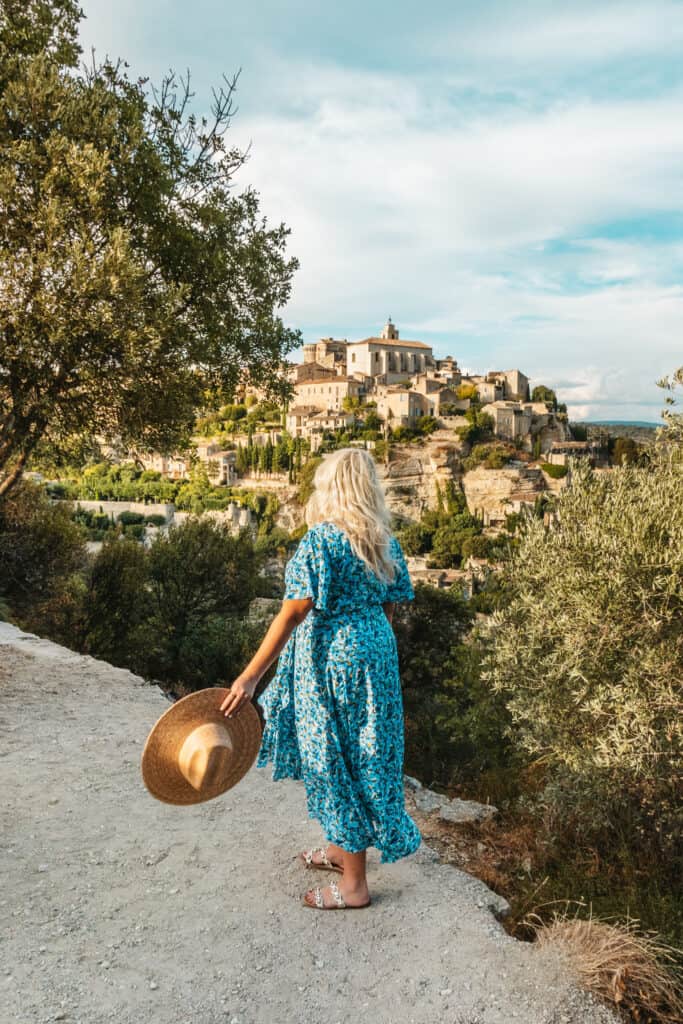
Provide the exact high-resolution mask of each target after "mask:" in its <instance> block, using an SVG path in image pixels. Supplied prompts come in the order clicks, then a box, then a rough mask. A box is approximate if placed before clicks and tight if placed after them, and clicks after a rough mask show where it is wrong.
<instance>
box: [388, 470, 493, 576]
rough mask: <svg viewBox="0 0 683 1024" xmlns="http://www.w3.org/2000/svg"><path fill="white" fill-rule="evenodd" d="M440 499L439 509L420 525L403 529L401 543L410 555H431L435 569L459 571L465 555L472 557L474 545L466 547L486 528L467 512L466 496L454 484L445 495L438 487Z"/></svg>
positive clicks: (425, 515)
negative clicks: (458, 568)
mask: <svg viewBox="0 0 683 1024" xmlns="http://www.w3.org/2000/svg"><path fill="white" fill-rule="evenodd" d="M436 496H437V508H436V509H426V510H425V511H424V512H423V513H422V516H421V518H420V522H419V523H410V524H408V525H406V526H402V527H400V528H399V530H398V534H397V535H398V539H399V541H400V543H401V546H402V547H403V549H404V550H405V552H406V554H408V555H428V562H427V564H428V565H429V566H430V567H431V568H439V569H448V568H457V567H458V566H459V565H460V564H461V561H462V559H463V557H466V554H465V551H467V552H468V553H470V554H471V553H472V550H473V549H472V547H471V545H470V547H465V545H466V544H467V542H471V541H472V539H473V538H475V537H478V536H480V535H482V530H483V525H482V523H481V520H479V519H477V518H476V516H473V515H470V513H469V512H468V511H467V501H466V499H465V495H464V493H463V492H462V491H461V490H460V489H459V488H457V487H456V486H455V483H454V482H453V480H448V481H447V482H446V485H445V488H444V490H443V491H442V490H441V488H440V487H439V485H438V484H437V487H436ZM483 539H484V538H483V536H482V540H483ZM479 549H481V545H480V548H479ZM487 550H489V549H488V548H487Z"/></svg>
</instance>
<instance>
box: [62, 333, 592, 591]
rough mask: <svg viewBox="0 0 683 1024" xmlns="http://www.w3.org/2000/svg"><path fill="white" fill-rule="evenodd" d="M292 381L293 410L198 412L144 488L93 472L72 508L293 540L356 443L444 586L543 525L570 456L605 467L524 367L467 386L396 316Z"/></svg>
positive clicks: (144, 467) (308, 350)
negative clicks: (534, 519)
mask: <svg viewBox="0 0 683 1024" xmlns="http://www.w3.org/2000/svg"><path fill="white" fill-rule="evenodd" d="M284 372H285V374H286V377H287V380H288V382H289V384H290V385H291V397H290V400H289V402H288V403H287V404H286V405H282V404H281V403H278V402H275V401H273V400H272V398H271V397H269V396H268V395H267V394H265V393H263V392H259V391H257V390H255V389H253V388H249V387H245V389H244V390H243V392H242V393H241V394H239V395H238V396H236V401H235V402H234V404H232V405H229V406H225V407H224V408H223V409H222V410H220V411H219V412H217V413H214V414H207V415H204V416H201V415H200V417H199V418H198V420H197V424H196V427H197V433H196V436H195V438H194V447H193V450H192V451H190V452H183V453H177V454H175V455H172V456H166V455H162V454H158V453H145V452H142V453H135V465H136V466H137V473H138V474H140V475H139V477H138V478H137V479H135V481H133V480H131V481H128V483H125V482H124V483H116V484H115V485H114V486H113V487H112V485H111V481H110V480H109V481H108V480H104V478H103V477H102V475H101V473H100V469H101V468H102V467H100V468H98V467H93V469H92V470H86V472H85V474H84V476H83V479H82V481H81V483H80V485H79V487H78V490H77V491H75V492H73V491H72V492H71V496H72V497H74V498H76V500H77V501H78V502H79V505H80V506H81V508H82V510H83V512H84V514H87V515H90V516H95V517H97V516H100V517H102V516H104V517H105V518H106V517H107V516H108V517H109V518H110V519H111V520H112V522H115V521H118V520H119V519H120V516H121V509H122V508H124V509H125V511H124V516H127V517H128V518H129V519H130V524H129V525H128V526H127V529H128V530H130V531H133V530H138V531H139V532H140V531H143V530H146V531H149V530H153V529H154V528H162V529H163V528H164V527H165V526H167V525H169V524H170V523H172V522H175V523H177V522H180V521H182V519H183V518H185V517H186V516H187V515H188V514H190V513H191V512H193V511H202V512H206V513H207V514H209V515H212V516H215V517H217V518H219V519H221V520H223V521H225V522H227V523H228V525H229V526H230V527H231V529H233V530H234V531H235V532H237V531H239V530H240V529H244V528H245V527H247V528H250V529H252V530H253V531H254V532H258V533H259V535H261V536H263V535H264V533H268V531H272V530H273V529H274V530H275V531H276V534H277V531H280V533H281V534H282V535H285V536H290V537H292V536H296V535H297V533H298V531H300V530H301V529H302V528H303V505H304V503H305V497H306V489H307V488H310V477H311V471H312V470H313V468H314V467H315V465H316V464H317V461H318V460H319V458H321V457H323V456H324V454H325V453H326V452H328V451H331V450H333V449H334V448H337V447H343V446H346V445H359V446H362V447H364V448H366V449H368V450H370V451H371V452H372V453H373V455H374V457H375V460H376V463H377V466H378V470H379V473H380V476H381V478H382V481H383V485H384V488H385V491H386V494H387V499H388V503H389V507H390V509H391V511H392V514H393V515H394V520H395V525H396V529H397V530H398V531H399V532H400V533H401V536H402V539H404V540H405V544H406V550H407V553H408V555H409V556H410V562H409V564H410V567H411V572H412V573H413V576H414V578H416V579H419V578H422V579H424V580H426V581H429V582H431V583H435V584H436V585H439V586H446V585H449V584H450V583H453V582H455V580H456V579H462V578H463V573H464V574H465V575H468V579H469V580H470V583H471V582H472V579H473V576H474V575H477V574H479V575H481V574H482V573H485V570H486V569H487V567H488V566H490V565H491V563H492V562H495V560H496V547H495V539H496V538H497V537H498V536H499V535H500V534H501V533H505V531H507V532H508V533H509V532H510V531H512V532H514V528H515V522H516V517H518V516H519V515H520V514H521V513H522V511H523V510H524V509H527V510H530V511H532V512H533V513H534V514H536V515H544V514H545V512H546V509H547V507H548V503H549V502H551V501H552V495H553V493H554V492H556V491H558V490H559V489H560V488H561V487H563V486H564V485H565V484H566V481H567V474H568V472H569V471H570V465H571V463H570V460H571V457H572V456H584V457H588V458H589V459H590V461H591V462H592V464H593V465H597V466H604V465H605V464H606V461H607V459H606V451H605V448H604V445H601V444H600V443H598V442H596V441H595V440H594V439H593V440H587V439H586V437H585V436H584V437H583V438H582V437H580V436H579V437H576V436H573V433H572V429H571V427H570V424H569V422H568V417H567V411H566V407H565V406H564V405H562V404H561V403H559V402H558V401H557V396H556V395H555V393H554V392H553V391H552V390H551V389H550V388H548V387H546V386H544V385H542V384H539V385H536V386H535V387H534V388H531V387H530V381H529V378H528V377H527V376H526V375H525V374H524V373H523V372H522V371H521V370H519V369H495V370H489V371H487V372H486V373H483V374H472V373H467V372H465V371H463V370H462V369H461V368H460V366H459V365H458V362H457V360H456V359H455V358H454V357H453V356H446V357H445V358H442V359H441V358H437V357H435V355H434V352H433V350H432V347H431V346H430V345H428V344H426V343H425V342H423V341H418V340H407V339H404V338H402V337H401V336H400V332H399V329H398V327H397V326H396V325H395V324H394V323H393V322H392V321H391V319H389V320H388V321H387V323H386V324H385V325H384V327H383V328H382V329H381V331H380V332H379V334H378V335H377V336H371V337H367V338H364V339H362V340H359V341H349V340H347V339H335V338H322V339H320V340H319V341H317V342H315V343H311V344H307V345H305V346H304V348H303V359H302V361H301V362H300V363H296V364H288V365H287V366H285V368H284ZM109 458H110V461H111V462H112V463H113V464H115V465H116V464H119V466H121V467H123V466H125V464H126V459H125V458H121V457H118V458H117V457H116V456H115V455H114V454H113V453H109ZM103 471H106V466H104V470H103ZM122 471H123V474H124V476H125V473H126V472H127V471H126V470H122ZM98 473H100V475H98ZM65 496H66V495H65ZM108 499H111V500H108ZM150 503H155V507H154V509H152V508H150ZM150 514H151V519H154V518H157V519H159V522H158V523H156V526H153V525H152V524H151V523H150V522H148V521H149V520H150ZM430 516H431V519H430ZM133 517H137V520H136V522H133ZM143 520H144V523H143ZM266 522H267V524H268V525H267V527H266V526H265V525H264V524H265V523H266ZM411 530H412V531H413V534H411V533H410V531H411ZM406 531H408V532H406ZM449 531H450V535H449ZM96 534H97V531H95V534H94V535H93V536H94V537H95V539H98V538H97V536H96ZM269 536H270V534H269ZM272 536H275V534H273V535H272ZM141 539H143V538H142V537H141Z"/></svg>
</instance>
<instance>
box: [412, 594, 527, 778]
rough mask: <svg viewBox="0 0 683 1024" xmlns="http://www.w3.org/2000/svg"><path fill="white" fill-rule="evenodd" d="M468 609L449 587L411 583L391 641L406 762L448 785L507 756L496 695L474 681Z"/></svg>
mask: <svg viewBox="0 0 683 1024" xmlns="http://www.w3.org/2000/svg"><path fill="white" fill-rule="evenodd" d="M472 620H473V615H472V613H471V611H470V609H469V606H468V604H467V602H465V601H464V600H463V598H462V596H461V595H460V594H458V593H457V592H456V590H455V588H451V589H450V590H446V591H442V590H437V589H436V587H432V586H429V585H428V584H422V583H418V584H417V585H416V587H415V600H414V601H411V602H410V603H406V604H401V605H398V606H397V608H396V612H395V615H394V623H395V629H396V642H397V646H398V654H399V661H400V665H401V681H402V684H403V693H404V699H405V710H406V767H407V769H408V770H409V771H412V772H414V773H415V774H416V775H417V776H418V777H419V778H420V779H421V780H422V781H423V782H425V783H426V784H427V785H429V784H431V783H437V784H439V785H442V786H447V785H452V784H454V783H457V782H461V781H463V780H465V779H468V778H470V779H471V778H473V777H477V776H478V775H479V773H480V772H481V771H482V770H483V769H486V768H489V767H492V766H494V765H499V764H501V763H506V764H507V765H508V766H509V764H510V754H509V747H510V744H509V741H508V740H507V739H506V738H505V737H504V734H503V733H504V728H505V727H506V725H507V724H508V720H509V719H508V715H507V713H506V711H505V706H504V702H503V700H502V699H501V698H500V697H499V696H498V695H496V694H495V693H493V692H492V691H491V689H490V688H489V687H488V686H486V685H484V684H482V682H481V680H480V678H479V672H478V655H477V650H476V647H475V646H474V645H472V644H467V643H466V642H465V641H466V638H467V634H468V632H469V630H470V627H471V624H472Z"/></svg>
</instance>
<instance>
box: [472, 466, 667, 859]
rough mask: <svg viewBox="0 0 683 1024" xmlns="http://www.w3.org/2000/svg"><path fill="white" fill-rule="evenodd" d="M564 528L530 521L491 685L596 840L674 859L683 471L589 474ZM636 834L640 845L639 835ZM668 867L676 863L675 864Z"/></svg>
mask: <svg viewBox="0 0 683 1024" xmlns="http://www.w3.org/2000/svg"><path fill="white" fill-rule="evenodd" d="M556 511H557V514H556V516H554V518H553V521H552V524H551V526H549V527H546V526H544V525H543V523H542V522H541V521H540V520H537V519H532V518H529V519H528V520H527V522H526V523H525V525H524V529H523V532H522V536H521V540H520V543H519V546H518V548H517V550H516V551H515V552H514V554H513V556H512V557H511V560H510V563H509V566H508V568H507V581H508V583H509V586H510V589H511V599H510V601H509V602H508V604H507V606H506V607H505V608H504V609H502V610H501V611H499V612H497V613H495V615H494V616H493V617H492V621H491V624H490V630H489V636H488V641H489V642H488V648H487V655H486V668H485V671H486V676H487V678H488V679H489V680H490V681H491V683H492V684H493V685H494V686H495V687H496V689H497V690H498V691H499V692H501V693H505V694H506V695H507V699H508V706H509V708H510V712H511V714H512V717H513V720H514V723H515V725H514V727H515V732H516V735H517V736H518V738H519V741H520V742H521V743H522V744H523V746H524V747H525V748H526V749H527V750H528V751H529V753H530V754H532V755H533V756H537V757H542V758H543V759H544V760H545V763H546V764H547V765H548V767H549V769H550V772H551V780H552V779H556V780H557V781H558V783H560V782H562V785H561V786H559V785H558V787H557V788H556V791H555V797H556V798H557V799H558V800H559V801H560V802H562V800H563V797H562V788H564V792H565V793H566V794H567V800H568V802H569V803H570V804H571V806H572V810H573V811H574V812H576V813H578V814H581V813H583V817H584V821H585V822H586V823H588V824H589V825H590V826H591V827H593V826H595V827H596V828H599V827H603V828H604V827H605V826H606V825H607V823H609V822H611V823H612V825H613V827H615V823H616V821H617V820H619V821H622V822H628V823H629V824H627V825H626V824H625V825H624V833H625V834H626V842H627V844H628V843H629V842H630V843H632V844H634V846H635V845H636V844H640V847H641V848H642V849H644V848H645V847H646V846H647V844H648V843H652V844H654V846H655V847H656V848H657V849H658V850H660V851H666V850H669V851H670V849H671V845H672V843H673V841H674V840H673V836H674V834H675V832H676V829H677V828H678V824H677V823H676V812H675V807H676V796H675V792H676V779H677V778H678V773H679V769H680V756H681V749H682V747H683V715H681V711H682V710H683V701H682V698H681V688H680V680H681V679H682V678H683V466H682V465H681V464H680V463H679V462H677V461H676V460H675V459H673V458H670V459H667V458H666V457H661V458H659V459H657V461H656V463H653V464H652V466H650V467H637V466H622V467H618V468H616V469H614V470H612V472H611V473H609V474H595V473H592V472H591V471H590V469H589V468H588V467H587V466H585V465H583V464H579V465H578V467H577V469H576V470H575V472H574V474H573V479H572V485H571V486H570V487H568V488H565V489H564V490H563V491H562V492H561V494H560V495H559V497H558V499H557V504H556ZM629 832H630V838H629V836H628V833H629ZM665 855H666V856H668V854H665Z"/></svg>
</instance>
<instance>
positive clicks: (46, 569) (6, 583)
mask: <svg viewBox="0 0 683 1024" xmlns="http://www.w3.org/2000/svg"><path fill="white" fill-rule="evenodd" d="M72 517H73V507H72V506H71V504H70V503H69V502H58V503H53V502H51V501H50V499H49V498H48V497H47V495H46V493H45V491H44V490H43V488H42V487H39V486H37V485H36V484H33V483H31V482H30V481H28V480H24V481H22V482H21V483H19V484H17V485H16V487H15V488H14V489H13V490H12V491H11V492H10V493H9V494H7V495H5V496H4V497H3V498H2V499H0V596H1V597H2V599H3V603H4V604H5V606H6V607H7V608H8V609H9V611H10V612H11V615H12V617H13V618H14V619H16V621H17V622H18V623H19V625H20V626H22V627H23V628H25V629H30V630H33V631H35V632H37V633H40V634H43V635H50V636H52V637H53V638H54V639H56V640H61V641H66V642H67V643H69V642H71V634H72V632H73V631H74V629H75V628H76V626H75V620H76V619H77V618H78V615H79V611H80V589H81V580H80V573H81V571H82V570H83V569H84V567H85V564H86V560H87V554H86V548H85V533H84V530H83V528H82V527H81V526H80V525H79V524H78V523H76V522H74V521H73V518H72Z"/></svg>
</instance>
